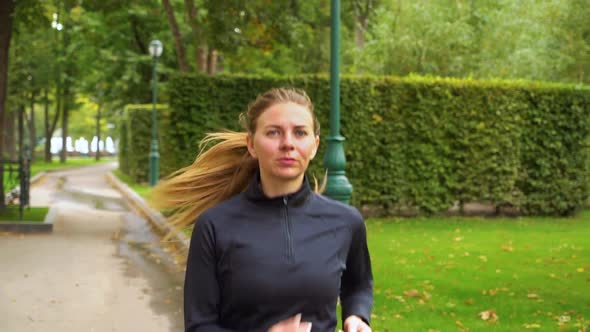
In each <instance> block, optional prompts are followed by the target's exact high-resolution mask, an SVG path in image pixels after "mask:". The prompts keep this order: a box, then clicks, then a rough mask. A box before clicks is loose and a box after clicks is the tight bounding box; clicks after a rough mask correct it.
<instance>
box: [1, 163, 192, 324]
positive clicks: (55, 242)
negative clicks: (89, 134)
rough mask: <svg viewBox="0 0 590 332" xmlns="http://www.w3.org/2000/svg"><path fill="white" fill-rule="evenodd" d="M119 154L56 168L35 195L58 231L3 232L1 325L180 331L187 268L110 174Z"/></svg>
mask: <svg viewBox="0 0 590 332" xmlns="http://www.w3.org/2000/svg"><path fill="white" fill-rule="evenodd" d="M114 168H116V164H115V163H108V164H101V165H95V166H88V167H83V168H77V169H73V170H64V171H59V172H54V173H49V174H48V175H46V176H45V178H44V179H43V180H42V182H41V183H39V184H36V185H35V186H33V188H32V191H31V205H33V206H52V207H53V208H54V209H56V218H55V219H54V220H55V221H54V231H53V233H50V234H42V235H14V234H0V331H2V332H27V331H33V332H36V331H39V332H41V331H42V332H58V331H59V332H63V331H88V332H92V331H95V332H103V331H124V332H133V331H142V332H152V331H153V332H168V331H182V282H183V277H184V272H183V271H182V267H181V266H179V265H176V264H175V263H174V262H173V260H172V258H171V255H170V254H169V253H168V252H169V250H167V249H166V248H163V247H162V246H161V244H160V241H159V239H158V237H157V236H156V235H154V234H153V232H152V231H151V230H150V228H149V226H148V225H147V222H146V221H145V220H144V219H142V218H141V217H138V216H137V215H136V214H134V213H132V212H130V211H129V209H128V207H127V205H126V204H125V203H124V201H123V200H122V197H121V196H120V194H119V193H118V192H117V191H115V190H114V189H112V188H111V186H110V185H109V184H108V183H107V182H106V180H105V174H106V173H107V172H108V171H110V170H112V169H114Z"/></svg>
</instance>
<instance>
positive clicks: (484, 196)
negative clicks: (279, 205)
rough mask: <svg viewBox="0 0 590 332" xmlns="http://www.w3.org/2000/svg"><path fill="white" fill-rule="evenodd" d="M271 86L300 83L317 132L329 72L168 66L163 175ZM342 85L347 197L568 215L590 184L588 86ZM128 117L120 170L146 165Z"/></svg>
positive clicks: (347, 80)
mask: <svg viewBox="0 0 590 332" xmlns="http://www.w3.org/2000/svg"><path fill="white" fill-rule="evenodd" d="M276 86H295V87H299V88H303V89H305V90H306V91H307V92H308V94H309V95H310V96H311V98H312V100H313V101H314V104H315V111H316V113H317V115H318V117H319V119H320V123H321V127H322V129H323V130H322V136H321V138H322V141H324V142H325V141H326V137H327V133H328V115H329V96H330V93H329V80H328V78H327V77H326V76H302V77H297V78H289V77H264V78H263V77H252V76H224V75H222V76H217V77H207V76H195V75H177V76H174V77H173V78H172V80H171V82H170V88H171V89H170V91H171V103H170V113H169V118H168V119H167V120H166V121H168V122H167V123H168V124H166V121H165V122H164V123H162V126H164V127H162V129H161V130H162V132H164V133H165V135H166V139H165V140H161V142H162V145H164V144H165V145H166V146H167V147H166V148H165V149H164V148H162V149H161V151H166V153H168V154H169V156H167V157H166V158H161V170H162V171H161V173H162V175H165V174H169V173H170V172H171V171H173V170H175V169H178V168H180V167H182V166H186V165H189V164H190V163H192V161H193V160H194V158H195V156H196V154H197V152H198V151H197V150H198V143H199V141H200V140H201V139H202V138H203V137H204V135H205V134H206V133H208V132H214V131H219V130H222V129H231V130H238V129H239V126H238V121H237V118H238V114H239V113H240V112H242V111H244V110H245V109H246V105H248V103H249V102H250V101H252V100H253V99H254V98H255V97H256V95H257V94H259V93H261V92H264V91H265V90H267V89H269V88H271V87H276ZM341 86H342V90H341V105H342V106H341V108H342V134H343V135H344V136H345V137H346V138H347V141H346V142H345V153H346V158H347V167H348V169H347V176H348V178H349V179H350V181H351V182H352V184H353V187H354V193H353V197H352V203H353V204H354V205H356V206H359V207H362V206H364V205H367V204H368V205H377V206H382V207H385V208H386V209H387V211H388V212H389V213H408V212H410V213H427V214H430V213H440V212H444V211H446V210H448V209H449V208H450V207H451V206H453V205H454V204H455V203H457V202H458V203H459V204H460V205H461V206H462V204H464V203H470V202H484V203H489V204H492V205H495V206H497V207H502V206H512V207H516V208H518V209H520V210H521V211H522V212H524V213H527V214H551V215H567V214H571V213H573V212H575V211H576V210H577V209H579V208H580V207H581V205H582V202H583V200H584V199H585V198H586V197H587V196H588V186H587V182H588V181H587V166H586V163H587V162H588V151H587V150H586V149H585V147H584V145H583V143H584V141H585V138H586V137H588V134H589V133H590V124H589V123H588V120H587V118H588V112H589V111H590V91H589V89H588V88H580V87H574V86H567V85H557V84H548V83H534V82H505V81H485V82H484V81H474V80H458V79H442V78H428V77H418V76H410V77H407V78H394V77H385V78H373V77H343V80H342V85H341ZM129 114H130V113H129ZM128 116H129V115H128ZM128 121H129V122H128V130H130V129H129V128H133V130H134V131H136V133H132V132H131V131H130V132H129V133H128V137H134V138H135V143H134V144H136V145H141V149H138V148H135V147H133V148H132V146H133V144H128V145H129V148H130V150H129V153H128V155H129V156H134V155H135V152H134V151H139V150H141V151H143V152H141V155H138V156H134V157H133V159H134V160H135V164H133V165H132V164H131V163H130V164H129V167H130V171H129V172H130V174H131V173H132V172H133V170H132V169H136V170H135V171H136V172H139V173H137V174H139V177H142V176H144V175H145V176H147V175H146V174H147V167H148V163H147V155H148V153H147V151H149V139H148V138H149V137H150V136H149V132H146V131H145V130H146V129H140V128H144V127H145V128H148V127H146V123H145V121H144V122H140V121H139V120H138V119H134V118H132V117H129V118H128ZM170 124H173V125H170ZM141 139H143V142H140V140H141ZM325 147H326V144H325V143H324V144H321V146H320V151H319V152H318V156H323V155H324V153H325ZM140 159H141V160H142V161H141V162H139V160H140ZM318 160H320V161H319V162H318ZM320 163H321V158H316V161H314V162H313V163H312V165H311V168H310V172H311V173H312V174H314V175H316V176H318V177H321V176H322V175H323V173H324V171H323V167H322V165H321V164H320ZM140 167H143V170H140Z"/></svg>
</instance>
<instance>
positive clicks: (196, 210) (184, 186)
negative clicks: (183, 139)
mask: <svg viewBox="0 0 590 332" xmlns="http://www.w3.org/2000/svg"><path fill="white" fill-rule="evenodd" d="M288 102H291V103H296V104H298V105H301V106H304V107H305V108H306V109H308V110H309V112H310V113H311V115H312V118H313V122H314V123H313V126H314V134H315V135H318V136H319V134H320V125H319V122H318V120H317V118H316V116H315V114H314V111H313V104H312V102H311V100H310V98H309V97H308V96H307V94H306V93H305V92H304V91H302V90H298V89H293V88H275V89H271V90H269V91H267V92H265V93H263V94H261V95H259V96H258V97H257V98H256V100H254V102H252V103H251V104H250V105H249V106H248V109H247V111H246V112H244V113H242V114H240V123H241V124H242V126H243V127H244V129H245V130H246V131H245V132H232V131H226V132H218V133H210V134H208V135H206V136H205V138H204V139H203V140H202V141H201V143H200V144H199V154H198V155H197V158H196V159H195V161H194V162H193V163H192V164H191V165H189V166H187V167H184V168H181V169H179V170H177V171H176V172H174V173H172V174H170V175H169V176H168V177H166V178H165V179H164V180H162V181H161V182H160V183H159V184H158V185H157V186H156V187H155V188H154V190H153V191H152V195H151V199H150V204H151V205H152V206H153V207H155V208H157V209H160V210H165V211H167V212H168V213H169V214H170V216H169V217H168V222H169V223H170V225H171V226H172V228H171V229H172V230H171V234H172V233H175V232H178V231H181V230H182V229H184V228H185V227H187V226H190V225H191V224H193V223H194V222H195V220H196V219H197V218H198V217H199V215H200V214H201V213H203V212H204V211H205V210H207V209H208V208H210V207H212V206H215V205H217V204H219V203H221V202H222V201H224V200H226V199H228V198H230V197H232V196H234V195H236V194H238V193H240V192H242V191H244V190H245V189H246V187H247V186H248V183H249V181H250V179H251V178H252V176H253V174H254V173H255V172H256V170H257V169H258V161H257V160H256V159H255V158H253V157H252V156H251V155H250V153H249V152H248V146H247V143H246V142H247V141H246V137H247V136H248V135H249V134H251V135H253V134H254V132H255V131H256V120H257V119H258V117H259V116H260V115H261V114H262V113H263V112H264V111H265V110H267V109H268V108H269V107H272V106H273V105H276V104H280V103H288ZM314 181H315V191H316V192H318V193H319V192H322V191H323V189H324V187H325V177H324V179H323V181H322V184H321V185H318V183H317V180H315V179H314ZM169 235H170V234H169Z"/></svg>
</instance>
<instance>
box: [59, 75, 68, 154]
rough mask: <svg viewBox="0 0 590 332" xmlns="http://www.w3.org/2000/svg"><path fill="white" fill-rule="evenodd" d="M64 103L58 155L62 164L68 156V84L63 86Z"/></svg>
mask: <svg viewBox="0 0 590 332" xmlns="http://www.w3.org/2000/svg"><path fill="white" fill-rule="evenodd" d="M63 98H64V101H63V105H64V108H63V114H62V117H61V142H62V143H61V153H60V154H59V161H60V162H61V163H62V164H63V163H65V162H66V160H67V158H68V157H67V154H68V147H67V144H66V143H67V141H68V113H69V106H70V87H69V84H68V83H66V84H65V85H64V96H63Z"/></svg>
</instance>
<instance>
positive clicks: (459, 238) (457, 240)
mask: <svg viewBox="0 0 590 332" xmlns="http://www.w3.org/2000/svg"><path fill="white" fill-rule="evenodd" d="M453 240H454V241H455V242H459V241H462V240H463V237H462V236H457V237H456V238H454V239H453Z"/></svg>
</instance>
